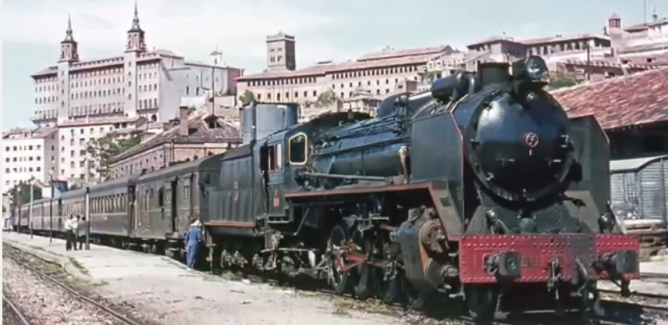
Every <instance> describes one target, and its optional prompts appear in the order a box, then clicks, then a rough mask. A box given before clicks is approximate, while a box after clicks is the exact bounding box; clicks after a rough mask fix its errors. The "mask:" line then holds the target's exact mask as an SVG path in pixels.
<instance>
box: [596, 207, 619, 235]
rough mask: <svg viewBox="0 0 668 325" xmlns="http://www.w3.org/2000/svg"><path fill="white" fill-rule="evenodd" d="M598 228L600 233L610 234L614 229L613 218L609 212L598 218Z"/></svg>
mask: <svg viewBox="0 0 668 325" xmlns="http://www.w3.org/2000/svg"><path fill="white" fill-rule="evenodd" d="M598 227H599V231H600V232H601V233H604V232H606V231H607V232H610V231H612V229H613V228H614V227H615V217H614V216H613V215H612V213H610V212H606V213H604V214H602V215H601V216H600V217H599V218H598Z"/></svg>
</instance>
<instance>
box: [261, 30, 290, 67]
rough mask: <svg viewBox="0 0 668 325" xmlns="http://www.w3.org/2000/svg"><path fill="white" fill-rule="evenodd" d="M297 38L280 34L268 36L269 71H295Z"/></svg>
mask: <svg viewBox="0 0 668 325" xmlns="http://www.w3.org/2000/svg"><path fill="white" fill-rule="evenodd" d="M295 61H296V58H295V37H294V36H291V35H287V34H284V33H282V32H279V33H278V34H276V35H269V36H267V69H268V70H269V71H286V70H288V71H294V70H295V69H296V68H297V64H296V63H295Z"/></svg>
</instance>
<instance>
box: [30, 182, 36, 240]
mask: <svg viewBox="0 0 668 325" xmlns="http://www.w3.org/2000/svg"><path fill="white" fill-rule="evenodd" d="M34 181H35V178H34V177H30V218H29V219H28V220H29V221H30V239H32V201H33V199H34V197H33V192H34V187H33V186H34V183H35V182H34Z"/></svg>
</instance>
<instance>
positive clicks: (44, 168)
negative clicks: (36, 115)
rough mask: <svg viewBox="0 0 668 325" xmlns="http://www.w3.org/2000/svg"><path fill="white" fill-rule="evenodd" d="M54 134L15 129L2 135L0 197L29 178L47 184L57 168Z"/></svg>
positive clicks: (45, 128)
mask: <svg viewBox="0 0 668 325" xmlns="http://www.w3.org/2000/svg"><path fill="white" fill-rule="evenodd" d="M58 143H59V141H58V130H57V129H55V128H49V127H43V128H16V129H12V130H9V132H5V133H3V135H2V147H3V150H2V157H3V159H4V162H3V164H2V168H3V171H2V181H3V184H2V193H6V192H7V191H8V190H10V189H11V188H13V187H14V186H16V185H17V184H18V183H19V182H21V181H24V182H25V181H27V180H29V179H30V178H34V179H36V180H39V181H40V182H42V183H45V182H48V180H49V178H50V174H49V172H50V171H51V170H52V168H54V169H55V166H57V165H58V160H57V157H58V147H59V146H58Z"/></svg>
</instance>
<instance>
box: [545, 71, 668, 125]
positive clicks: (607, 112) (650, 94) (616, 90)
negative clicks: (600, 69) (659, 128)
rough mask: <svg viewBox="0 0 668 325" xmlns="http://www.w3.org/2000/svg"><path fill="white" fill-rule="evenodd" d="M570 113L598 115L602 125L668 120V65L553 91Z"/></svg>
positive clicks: (639, 123) (636, 123) (638, 123)
mask: <svg viewBox="0 0 668 325" xmlns="http://www.w3.org/2000/svg"><path fill="white" fill-rule="evenodd" d="M552 94H553V95H554V97H555V98H556V99H557V100H558V101H560V103H561V104H562V105H563V106H564V107H565V108H566V110H567V111H568V114H569V115H570V116H574V117H575V116H585V115H594V116H596V118H597V119H598V121H599V123H601V126H602V127H603V128H604V129H606V130H610V129H617V128H622V127H626V126H634V125H642V124H648V123H653V122H660V121H668V69H657V70H651V71H647V72H641V73H637V74H632V75H628V76H624V77H618V78H612V79H607V80H603V81H600V82H593V83H587V84H583V85H578V86H574V87H571V88H565V89H559V90H556V91H553V92H552Z"/></svg>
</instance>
